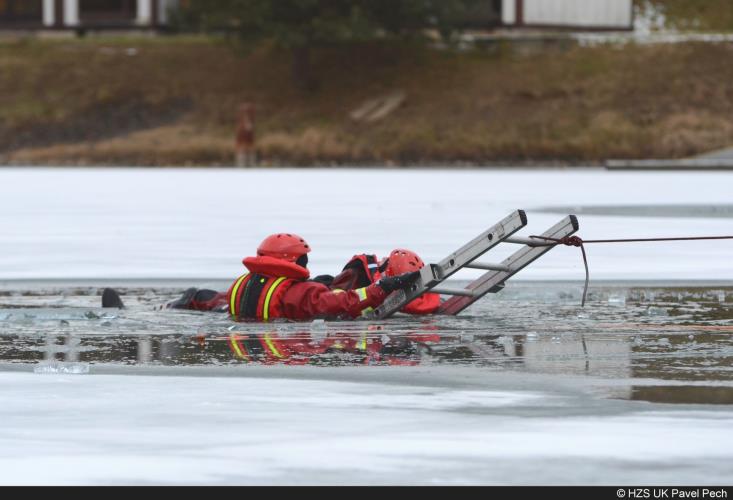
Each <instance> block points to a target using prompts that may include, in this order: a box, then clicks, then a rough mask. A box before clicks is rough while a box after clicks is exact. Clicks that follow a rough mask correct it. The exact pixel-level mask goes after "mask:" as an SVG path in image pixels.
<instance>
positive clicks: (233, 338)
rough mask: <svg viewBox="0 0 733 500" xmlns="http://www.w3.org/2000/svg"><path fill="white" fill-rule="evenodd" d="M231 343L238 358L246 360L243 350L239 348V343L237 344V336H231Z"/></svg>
mask: <svg viewBox="0 0 733 500" xmlns="http://www.w3.org/2000/svg"><path fill="white" fill-rule="evenodd" d="M229 343H230V344H231V346H232V349H234V352H235V353H236V354H237V357H239V358H246V356H245V355H244V353H243V352H242V350H241V349H240V348H239V342H237V336H236V335H230V336H229Z"/></svg>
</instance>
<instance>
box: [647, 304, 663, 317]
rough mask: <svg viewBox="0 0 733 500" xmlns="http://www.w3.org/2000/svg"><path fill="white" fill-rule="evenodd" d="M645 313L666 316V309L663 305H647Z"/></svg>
mask: <svg viewBox="0 0 733 500" xmlns="http://www.w3.org/2000/svg"><path fill="white" fill-rule="evenodd" d="M646 313H647V315H648V316H667V310H666V309H665V308H663V307H653V306H652V307H648V308H647V310H646Z"/></svg>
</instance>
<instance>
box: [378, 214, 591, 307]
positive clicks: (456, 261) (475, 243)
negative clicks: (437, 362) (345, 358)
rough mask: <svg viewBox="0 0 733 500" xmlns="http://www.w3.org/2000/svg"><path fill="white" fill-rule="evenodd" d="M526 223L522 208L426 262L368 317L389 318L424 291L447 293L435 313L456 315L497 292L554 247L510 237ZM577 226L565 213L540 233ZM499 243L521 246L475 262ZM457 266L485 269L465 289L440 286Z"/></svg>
mask: <svg viewBox="0 0 733 500" xmlns="http://www.w3.org/2000/svg"><path fill="white" fill-rule="evenodd" d="M526 225H527V214H526V213H525V212H524V211H523V210H517V211H515V212H513V213H512V214H510V215H509V216H507V217H506V218H505V219H503V220H502V221H500V222H498V223H497V224H495V225H494V226H492V227H491V228H490V229H488V230H486V231H484V232H483V233H481V234H480V235H478V236H477V237H476V238H474V239H473V240H471V241H470V242H469V243H467V244H465V245H464V246H462V247H461V248H460V249H458V250H456V251H455V252H453V253H452V254H450V255H449V256H448V257H446V258H445V259H443V260H442V261H440V262H439V263H437V264H428V265H426V266H425V267H424V268H422V270H421V271H420V276H419V277H418V279H417V280H416V281H415V283H414V284H413V285H412V286H411V287H410V288H409V289H407V290H397V291H396V292H393V293H392V294H391V295H390V296H389V297H387V299H386V300H385V301H384V302H383V303H382V305H381V306H379V307H378V308H376V309H375V310H374V311H373V312H372V313H371V314H370V316H369V317H370V318H372V319H386V318H389V317H390V316H392V315H393V314H395V313H396V312H398V311H399V310H401V309H402V308H403V307H405V306H406V305H407V304H409V303H410V302H412V301H413V300H415V299H416V298H418V297H420V296H421V295H422V294H424V293H427V292H432V293H438V294H441V295H449V296H451V298H450V299H448V300H446V301H445V302H443V304H442V305H441V306H440V308H439V309H438V310H437V312H436V314H445V315H456V314H459V313H460V312H461V311H463V310H464V309H466V308H467V307H469V306H470V305H471V304H473V303H474V302H476V301H477V300H479V299H481V298H482V297H483V296H484V295H486V294H488V293H497V292H499V291H501V290H502V289H503V288H504V285H505V283H506V281H507V280H508V279H509V278H511V277H512V276H514V275H515V274H517V273H518V272H519V271H521V270H522V269H524V268H525V267H527V266H528V265H530V264H531V263H532V262H534V261H535V260H537V259H539V258H540V257H542V256H543V255H544V254H546V253H547V252H549V251H550V250H552V249H553V248H554V246H553V245H549V246H548V245H547V241H546V240H542V239H533V238H521V237H514V234H515V233H517V232H518V231H519V230H521V229H522V228H524V227H525V226H526ZM578 229H579V225H578V219H577V218H576V217H575V216H574V215H569V216H567V217H565V218H564V219H563V220H561V221H560V222H558V223H557V224H556V225H554V226H553V227H551V228H550V229H548V230H547V231H545V232H544V233H542V236H544V237H547V238H555V239H562V238H564V237H566V236H570V235H572V234H574V233H575V232H577V231H578ZM502 243H505V244H513V245H520V246H521V248H520V249H519V250H517V251H516V252H515V253H514V254H512V255H511V256H509V257H507V258H506V259H504V260H503V261H502V262H501V263H498V264H489V263H481V262H476V260H477V259H478V258H479V257H481V256H482V255H484V254H485V253H487V252H488V251H489V250H491V249H492V248H494V247H496V246H497V245H499V244H502ZM461 269H481V270H484V271H487V272H486V273H485V274H484V275H483V276H481V277H480V278H478V279H476V280H474V281H472V282H471V283H469V284H468V285H467V286H466V287H465V288H447V287H443V286H441V285H442V284H443V282H444V281H445V280H447V279H448V278H449V277H451V276H452V275H453V274H455V273H456V272H458V271H460V270H461Z"/></svg>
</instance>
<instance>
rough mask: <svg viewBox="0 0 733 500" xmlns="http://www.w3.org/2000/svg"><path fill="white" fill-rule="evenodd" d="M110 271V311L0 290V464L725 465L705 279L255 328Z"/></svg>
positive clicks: (622, 474) (91, 289)
mask: <svg viewBox="0 0 733 500" xmlns="http://www.w3.org/2000/svg"><path fill="white" fill-rule="evenodd" d="M208 284H209V285H215V284H216V283H208ZM122 285H124V283H123V284H122ZM224 285H225V283H221V286H224ZM120 290H121V291H122V292H123V294H124V295H123V299H124V301H125V303H126V304H127V305H128V308H127V309H125V310H121V311H120V310H102V309H100V308H98V307H97V306H98V305H99V302H100V297H99V294H100V293H101V289H99V288H98V287H97V286H96V285H94V284H89V285H85V286H59V285H53V286H48V285H32V286H30V285H29V286H28V287H27V289H26V290H19V289H17V288H16V289H13V290H10V289H5V290H4V291H2V292H0V295H2V296H0V332H1V333H0V359H1V360H2V361H1V362H2V365H0V368H1V369H2V372H0V394H2V395H3V405H2V407H0V416H1V417H2V420H3V423H4V425H3V427H2V429H0V450H2V451H0V471H2V472H0V483H4V484H27V483H43V484H79V483H82V484H110V483H113V484H318V483H326V484H332V483H346V484H476V483H479V484H621V483H623V484H631V483H634V484H650V482H654V483H655V484H659V483H664V484H691V483H698V484H699V483H705V484H730V482H731V479H733V472H732V471H731V467H730V463H732V459H733V438H732V437H731V436H732V434H731V432H730V428H731V425H732V424H733V411H731V406H730V405H731V404H733V368H732V366H733V365H732V363H731V362H732V361H733V337H731V334H732V333H733V287H729V286H725V285H724V284H712V285H710V284H708V285H706V286H703V285H695V286H690V285H689V284H679V285H676V286H674V285H669V284H659V285H650V284H644V285H623V284H605V285H604V284H596V285H595V286H594V287H593V288H592V289H591V294H590V300H589V305H588V306H587V307H586V308H585V309H582V308H580V307H579V302H580V295H581V291H582V286H581V285H580V284H577V283H515V284H513V285H510V286H509V287H508V288H507V289H506V290H505V291H504V292H502V293H501V294H499V295H497V296H491V297H488V298H486V299H484V300H482V301H480V302H479V303H477V304H475V305H474V306H473V307H472V308H471V309H469V310H468V311H467V313H468V314H466V315H465V316H459V317H455V318H454V317H450V318H448V317H433V318H422V319H416V318H408V317H399V318H395V319H393V320H390V321H386V322H379V323H377V322H374V323H371V322H343V323H339V322H321V321H316V322H313V323H308V324H292V323H278V324H271V325H258V324H235V323H232V322H230V321H229V319H228V318H227V317H226V316H224V315H217V314H206V313H197V312H180V311H166V310H162V311H161V310H159V309H158V306H160V305H161V304H163V303H165V302H166V301H167V300H169V299H171V298H174V297H176V296H177V294H178V293H179V292H180V291H181V288H180V287H177V286H171V285H170V284H160V285H151V284H144V283H138V284H131V285H129V286H126V287H125V286H122V287H121V288H120ZM232 463H236V464H237V466H236V467H232V466H231V464H232ZM39 468H40V469H41V470H44V471H46V472H45V473H44V474H43V475H41V476H39V475H38V474H36V473H35V472H33V471H37V470H38V469H39Z"/></svg>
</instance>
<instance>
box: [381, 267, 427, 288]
mask: <svg viewBox="0 0 733 500" xmlns="http://www.w3.org/2000/svg"><path fill="white" fill-rule="evenodd" d="M418 277H420V271H414V272H412V273H407V274H402V275H400V276H393V277H391V278H382V279H381V280H379V281H377V286H378V287H379V288H381V289H382V290H384V291H385V293H387V294H390V293H392V292H394V291H395V290H404V289H406V288H410V286H412V284H413V283H415V281H417V278H418Z"/></svg>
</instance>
